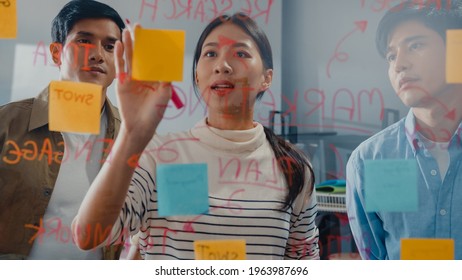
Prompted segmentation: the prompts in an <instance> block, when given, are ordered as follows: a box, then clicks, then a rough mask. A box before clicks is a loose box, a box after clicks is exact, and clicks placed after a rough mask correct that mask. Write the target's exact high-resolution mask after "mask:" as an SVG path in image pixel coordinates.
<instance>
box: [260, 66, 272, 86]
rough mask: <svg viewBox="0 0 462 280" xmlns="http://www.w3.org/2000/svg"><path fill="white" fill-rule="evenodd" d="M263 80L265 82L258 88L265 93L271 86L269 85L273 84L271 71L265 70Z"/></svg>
mask: <svg viewBox="0 0 462 280" xmlns="http://www.w3.org/2000/svg"><path fill="white" fill-rule="evenodd" d="M264 79H265V81H264V82H263V83H262V84H261V86H262V87H261V88H260V91H265V90H267V89H269V87H270V86H271V83H272V82H273V69H268V70H265V73H264Z"/></svg>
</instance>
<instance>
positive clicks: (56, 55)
mask: <svg viewBox="0 0 462 280" xmlns="http://www.w3.org/2000/svg"><path fill="white" fill-rule="evenodd" d="M62 51H63V45H62V44H61V43H58V42H53V43H51V44H50V53H51V57H52V58H53V62H54V63H55V64H56V65H58V66H61V53H62Z"/></svg>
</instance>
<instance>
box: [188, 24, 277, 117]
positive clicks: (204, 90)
mask: <svg viewBox="0 0 462 280" xmlns="http://www.w3.org/2000/svg"><path fill="white" fill-rule="evenodd" d="M196 69H197V70H196V83H197V86H198V88H199V90H200V92H201V95H202V98H203V99H204V100H205V102H206V103H207V106H208V110H209V113H221V114H225V115H229V116H230V117H236V116H242V117H248V115H249V114H250V117H251V118H252V117H253V106H254V104H255V99H256V96H257V94H258V93H259V92H261V91H264V90H266V89H268V88H269V86H270V84H271V79H272V74H273V73H272V70H271V69H269V70H266V69H264V67H263V61H262V58H261V56H260V53H259V50H258V47H257V45H256V43H255V42H254V41H253V40H252V38H251V37H250V36H249V35H247V34H246V33H245V32H244V31H243V30H242V29H241V28H240V27H239V26H237V25H234V24H232V23H229V22H228V23H224V24H222V25H220V26H218V27H217V28H215V29H214V30H213V31H212V32H211V33H210V34H209V35H208V37H207V38H206V39H205V41H204V44H203V45H202V50H201V55H200V57H199V60H198V62H197V68H196Z"/></svg>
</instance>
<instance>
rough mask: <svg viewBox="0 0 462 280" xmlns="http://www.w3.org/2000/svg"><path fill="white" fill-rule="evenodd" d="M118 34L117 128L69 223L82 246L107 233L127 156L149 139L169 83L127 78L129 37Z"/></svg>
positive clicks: (130, 167)
mask: <svg viewBox="0 0 462 280" xmlns="http://www.w3.org/2000/svg"><path fill="white" fill-rule="evenodd" d="M122 36H123V44H122V43H121V42H117V43H116V46H115V53H114V55H115V65H116V71H117V76H118V79H117V86H116V91H117V100H118V105H119V110H120V114H121V118H122V123H121V128H120V132H119V135H118V137H117V139H116V141H115V143H114V146H113V148H112V151H111V161H107V162H106V163H105V164H104V165H103V167H102V169H101V170H100V172H99V173H98V175H97V177H96V178H95V180H94V182H93V183H92V185H91V187H90V189H89V191H88V193H87V195H86V196H85V198H84V200H83V202H82V204H81V206H80V209H79V211H78V213H77V216H76V217H75V219H74V221H73V224H72V231H73V236H74V239H75V242H76V244H77V246H78V247H79V248H81V249H85V250H88V249H92V248H94V247H96V246H98V245H99V244H101V243H102V242H103V241H104V240H106V239H107V237H109V236H110V234H111V231H112V226H113V225H114V223H115V221H116V219H117V217H118V216H119V215H120V213H121V209H122V206H123V204H124V201H125V199H126V197H127V192H128V188H129V185H130V180H131V178H132V176H133V173H134V168H135V166H136V164H133V158H134V157H135V158H136V156H137V155H140V154H141V153H142V152H143V150H144V149H145V147H146V145H147V143H148V142H149V141H150V139H151V138H152V137H153V135H154V133H155V130H156V128H157V126H158V124H159V123H160V121H161V120H162V117H163V114H164V112H165V108H166V107H167V103H168V101H169V100H170V97H171V90H172V89H171V86H170V85H169V84H166V83H160V82H142V81H135V80H132V79H131V65H132V61H131V58H132V54H133V43H132V39H131V38H132V37H131V35H130V32H129V31H128V30H124V31H123V34H122ZM124 53H125V55H126V59H124V57H123V55H124ZM126 62H127V63H126ZM125 69H126V70H125ZM111 238H112V237H111Z"/></svg>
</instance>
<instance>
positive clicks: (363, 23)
mask: <svg viewBox="0 0 462 280" xmlns="http://www.w3.org/2000/svg"><path fill="white" fill-rule="evenodd" d="M355 25H356V27H355V29H353V30H352V31H350V32H348V34H346V35H345V36H343V38H342V39H340V41H339V42H338V43H337V46H336V47H335V51H334V54H333V55H332V57H331V58H330V59H329V62H328V63H327V67H326V73H327V77H328V78H329V79H330V78H331V76H330V66H331V64H332V62H334V60H338V61H339V62H345V61H347V60H348V57H349V55H348V53H346V52H340V51H339V48H340V45H341V44H342V43H343V42H344V41H345V40H346V39H347V38H348V37H350V36H351V35H352V34H353V33H355V32H356V31H358V30H360V31H361V32H362V33H364V31H365V30H366V28H367V20H360V21H355Z"/></svg>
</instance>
